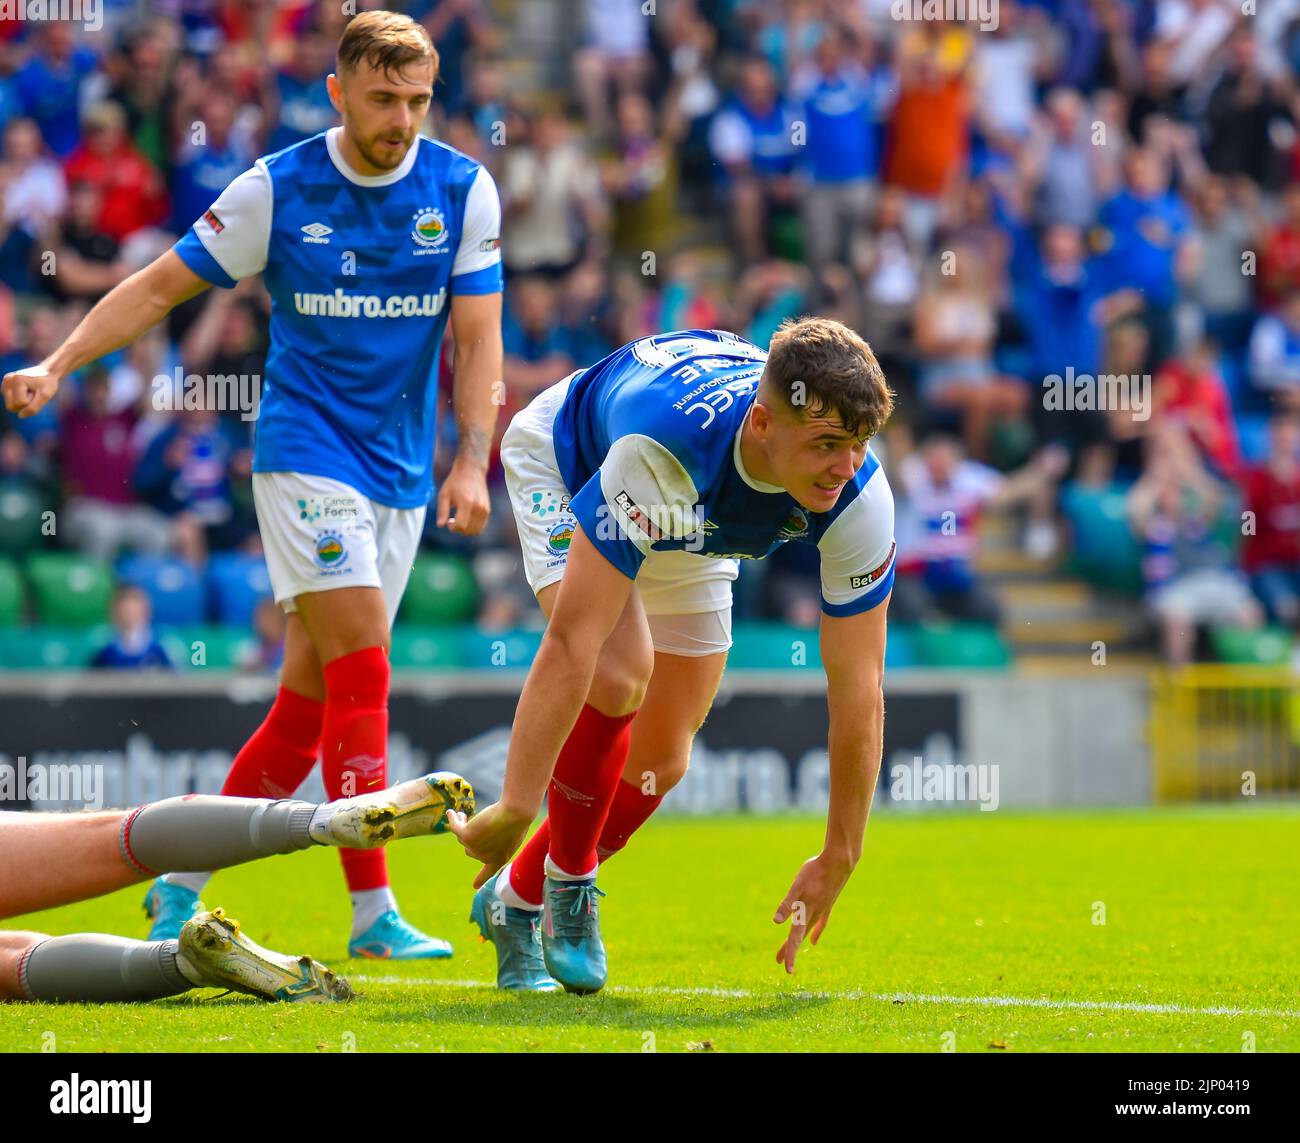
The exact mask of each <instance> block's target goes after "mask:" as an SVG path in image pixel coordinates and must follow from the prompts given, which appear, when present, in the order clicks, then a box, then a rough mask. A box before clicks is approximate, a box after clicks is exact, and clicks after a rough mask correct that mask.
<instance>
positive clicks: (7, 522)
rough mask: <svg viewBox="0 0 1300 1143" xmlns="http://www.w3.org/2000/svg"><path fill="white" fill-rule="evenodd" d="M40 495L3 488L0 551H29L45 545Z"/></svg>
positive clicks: (0, 505)
mask: <svg viewBox="0 0 1300 1143" xmlns="http://www.w3.org/2000/svg"><path fill="white" fill-rule="evenodd" d="M43 511H44V509H43V508H42V506H41V502H40V500H39V499H38V497H37V495H36V493H34V492H32V491H31V490H30V489H28V488H23V487H21V486H18V485H14V486H5V485H0V552H13V553H21V552H29V551H31V550H32V548H36V547H40V544H41V522H42V521H41V513H42V512H43Z"/></svg>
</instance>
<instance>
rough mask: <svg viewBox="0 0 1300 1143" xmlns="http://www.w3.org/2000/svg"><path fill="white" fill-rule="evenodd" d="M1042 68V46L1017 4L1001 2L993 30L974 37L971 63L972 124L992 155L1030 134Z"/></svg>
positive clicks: (1044, 57)
mask: <svg viewBox="0 0 1300 1143" xmlns="http://www.w3.org/2000/svg"><path fill="white" fill-rule="evenodd" d="M1047 63H1048V55H1047V49H1046V46H1045V45H1044V44H1043V42H1042V40H1041V38H1040V37H1039V36H1037V35H1035V34H1034V33H1033V32H1032V31H1031V30H1030V28H1028V27H1027V26H1026V25H1025V23H1024V22H1023V17H1022V16H1021V13H1020V8H1019V6H1018V5H1017V3H1016V0H1001V2H1000V3H999V4H998V18H997V22H996V26H995V27H993V28H991V29H989V30H988V31H987V32H986V33H984V34H982V35H978V36H976V37H975V59H974V64H973V69H974V73H975V82H974V91H973V92H972V96H973V98H972V103H973V106H974V107H975V109H976V110H975V122H976V125H977V126H978V128H979V132H980V134H981V136H982V137H983V139H984V142H985V144H986V145H987V146H988V147H990V148H991V149H992V150H994V151H999V152H1002V153H1004V154H1005V153H1009V152H1011V151H1013V150H1015V148H1016V146H1017V145H1018V143H1019V142H1020V141H1021V140H1023V139H1025V138H1026V137H1027V136H1028V135H1029V132H1030V129H1031V127H1032V126H1033V121H1034V114H1035V99H1034V96H1035V92H1036V89H1037V85H1038V83H1039V82H1040V81H1041V80H1043V79H1045V78H1046V70H1047Z"/></svg>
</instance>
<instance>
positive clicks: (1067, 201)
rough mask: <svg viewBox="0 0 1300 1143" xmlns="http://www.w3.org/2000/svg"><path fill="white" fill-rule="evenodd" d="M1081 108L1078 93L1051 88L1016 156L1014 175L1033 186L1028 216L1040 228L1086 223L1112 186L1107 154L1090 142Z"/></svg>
mask: <svg viewBox="0 0 1300 1143" xmlns="http://www.w3.org/2000/svg"><path fill="white" fill-rule="evenodd" d="M1085 110H1086V108H1085V105H1084V102H1083V99H1082V98H1081V97H1080V96H1079V93H1078V92H1076V91H1071V90H1069V89H1068V88H1056V89H1055V90H1054V91H1052V92H1051V94H1050V95H1048V97H1047V103H1046V115H1041V116H1039V117H1038V118H1037V119H1035V121H1034V127H1033V133H1032V135H1031V137H1030V139H1029V141H1028V145H1027V146H1026V147H1025V148H1024V150H1023V152H1022V154H1021V160H1020V172H1019V174H1020V178H1021V179H1022V180H1023V181H1024V183H1025V184H1026V185H1027V186H1032V187H1035V188H1036V192H1037V193H1036V201H1035V204H1034V217H1035V218H1036V219H1037V221H1038V222H1039V223H1040V224H1042V225H1044V226H1051V225H1053V224H1055V223H1065V224H1067V225H1070V226H1076V227H1079V228H1080V229H1084V228H1086V227H1089V226H1091V225H1092V224H1093V222H1094V221H1095V220H1096V217H1097V209H1098V206H1099V205H1100V202H1101V199H1102V197H1103V196H1104V195H1108V194H1109V193H1110V191H1111V190H1113V184H1114V182H1115V175H1114V172H1113V170H1112V167H1113V163H1112V161H1111V158H1110V156H1111V154H1112V153H1113V152H1112V150H1111V149H1109V148H1106V147H1097V146H1094V145H1093V141H1092V130H1091V125H1090V124H1089V123H1088V122H1086V119H1085V115H1084V112H1085Z"/></svg>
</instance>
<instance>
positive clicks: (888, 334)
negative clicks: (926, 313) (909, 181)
mask: <svg viewBox="0 0 1300 1143" xmlns="http://www.w3.org/2000/svg"><path fill="white" fill-rule="evenodd" d="M904 205H905V198H904V195H903V192H902V191H900V190H899V189H898V188H897V187H884V188H882V190H881V192H880V195H879V197H878V199H877V201H876V210H875V216H874V218H873V219H872V220H871V224H870V226H869V227H868V228H867V231H866V233H865V234H863V235H862V237H861V239H860V241H859V242H858V244H857V248H856V250H855V251H854V259H853V264H854V266H855V268H856V270H857V272H858V274H859V276H860V277H861V279H862V281H863V301H864V303H865V304H864V307H863V308H864V311H865V312H864V314H863V319H862V320H863V325H862V333H863V335H864V336H865V337H866V339H867V341H868V342H869V343H870V344H871V347H872V349H873V350H875V352H876V355H877V357H880V356H881V355H882V354H883V355H884V357H886V358H888V359H891V360H899V359H900V358H902V357H904V356H905V355H906V354H907V352H908V351H909V349H910V344H911V338H910V334H911V329H912V307H913V304H914V303H915V301H916V298H917V295H918V294H919V293H920V289H921V270H920V260H919V258H918V257H917V253H916V250H915V249H914V248H913V246H912V244H911V241H910V239H909V237H908V233H907V231H906V230H905V229H904V227H903V209H904Z"/></svg>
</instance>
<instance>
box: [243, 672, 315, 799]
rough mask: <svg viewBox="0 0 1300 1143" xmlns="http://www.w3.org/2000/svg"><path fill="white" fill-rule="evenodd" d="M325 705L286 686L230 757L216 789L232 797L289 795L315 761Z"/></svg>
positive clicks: (280, 796) (277, 694) (287, 796)
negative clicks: (219, 786)
mask: <svg viewBox="0 0 1300 1143" xmlns="http://www.w3.org/2000/svg"><path fill="white" fill-rule="evenodd" d="M324 717H325V704H324V703H322V702H317V701H316V700H315V699H309V698H307V697H306V696H304V695H300V694H297V693H295V692H294V691H291V690H288V689H286V688H285V687H283V686H282V687H280V689H279V691H277V692H276V696H275V702H273V703H272V704H271V710H270V712H269V713H268V714H267V716H266V718H265V719H264V720H263V722H262V725H261V726H259V727H258V728H257V729H256V730H255V731H253V735H252V737H251V738H250V739H249V740H248V741H247V742H245V743H244V746H243V749H241V750H240V751H239V753H238V754H236V755H235V761H234V764H233V765H232V766H231V767H230V773H229V774H227V775H226V781H225V784H224V785H223V786H222V787H221V792H222V793H223V794H225V795H226V796H227V797H231V798H289V797H292V796H293V792H294V791H295V790H296V789H297V788H298V787H299V786H301V785H302V783H303V781H304V779H305V778H306V777H307V775H308V774H310V773H311V768H312V767H313V766H314V765H315V764H316V752H317V750H318V748H319V747H320V732H321V722H322V720H323V719H324Z"/></svg>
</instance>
